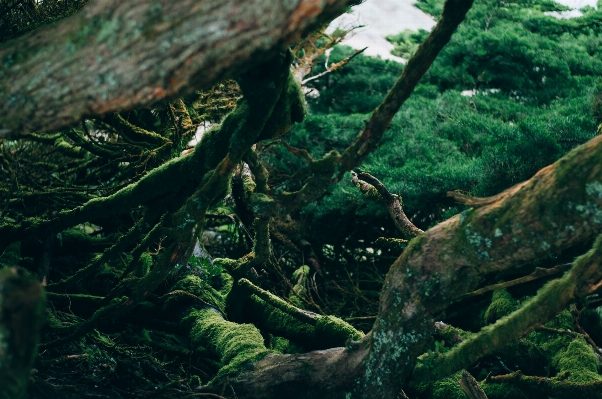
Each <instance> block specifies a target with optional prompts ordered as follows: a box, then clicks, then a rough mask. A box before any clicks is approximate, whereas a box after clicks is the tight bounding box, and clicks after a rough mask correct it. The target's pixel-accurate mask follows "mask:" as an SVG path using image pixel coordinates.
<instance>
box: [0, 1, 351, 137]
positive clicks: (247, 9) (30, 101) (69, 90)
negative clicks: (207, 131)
mask: <svg viewBox="0 0 602 399" xmlns="http://www.w3.org/2000/svg"><path fill="white" fill-rule="evenodd" d="M350 3H351V2H350V1H349V0H328V1H315V0H297V1H282V0H267V1H266V0H261V1H259V0H254V1H245V2H240V1H237V0H227V1H193V0H180V1H167V0H159V1H154V2H148V1H143V0H136V1H127V2H122V1H119V0H92V1H91V2H90V3H89V4H88V5H86V6H85V7H84V8H83V9H82V10H81V11H80V12H78V13H76V14H75V15H73V16H72V17H70V18H68V19H66V20H63V21H61V22H60V23H58V24H56V25H53V26H49V27H45V28H42V29H39V30H37V31H34V32H32V33H29V34H27V35H25V36H23V37H20V38H17V39H15V40H12V41H9V42H7V43H4V44H2V45H1V46H0V60H1V62H0V134H3V135H5V136H6V135H11V134H13V135H14V134H15V133H23V132H31V131H34V130H37V131H44V130H52V129H57V128H60V127H62V126H65V125H68V124H71V123H73V122H77V121H79V120H81V119H82V118H84V117H90V116H100V115H104V114H107V113H109V112H115V111H123V110H128V109H132V108H134V107H144V106H149V105H151V104H153V103H155V102H157V101H159V100H162V99H165V98H173V97H176V96H180V95H183V94H186V93H189V92H191V91H193V90H194V89H198V88H203V87H208V86H210V85H211V84H213V83H215V82H217V81H218V80H220V79H224V78H226V77H234V76H237V75H238V74H240V73H242V72H244V71H245V70H248V69H249V68H252V67H254V66H257V65H259V64H260V63H261V62H262V61H264V60H266V59H268V58H269V57H271V56H273V55H274V54H276V52H277V51H279V50H281V49H282V48H284V47H285V46H286V45H288V44H290V43H291V42H292V41H294V40H296V39H298V38H299V37H300V36H301V35H302V34H303V33H304V32H307V31H309V30H310V29H313V28H315V27H317V26H319V25H320V24H321V23H324V22H327V21H328V20H330V19H332V18H334V17H336V16H337V15H338V14H340V13H342V12H343V11H344V10H345V7H346V6H348V5H349V4H350Z"/></svg>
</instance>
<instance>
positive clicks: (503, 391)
mask: <svg viewBox="0 0 602 399" xmlns="http://www.w3.org/2000/svg"><path fill="white" fill-rule="evenodd" d="M479 385H481V388H483V391H485V395H487V398H488V399H517V398H524V397H525V393H524V392H523V391H522V390H521V389H519V388H517V387H515V386H513V385H512V384H511V383H493V384H492V383H487V382H481V383H480V384H479ZM530 398H532V399H535V398H534V397H530Z"/></svg>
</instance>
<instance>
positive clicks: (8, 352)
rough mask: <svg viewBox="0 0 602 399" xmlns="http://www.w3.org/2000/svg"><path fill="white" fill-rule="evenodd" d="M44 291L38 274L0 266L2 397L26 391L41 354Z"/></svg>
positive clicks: (6, 398) (13, 397) (9, 398)
mask: <svg viewBox="0 0 602 399" xmlns="http://www.w3.org/2000/svg"><path fill="white" fill-rule="evenodd" d="M45 304H46V302H45V300H44V291H43V289H42V286H41V284H40V283H39V282H37V281H36V279H35V278H34V277H32V276H31V275H28V274H26V273H25V272H24V271H22V270H18V269H15V268H0V398H2V399H18V398H20V397H22V396H23V395H24V394H25V389H26V388H27V385H28V383H29V377H30V371H31V367H32V365H33V362H34V360H35V357H36V355H37V345H38V342H39V340H40V327H41V326H42V322H43V314H44V308H45Z"/></svg>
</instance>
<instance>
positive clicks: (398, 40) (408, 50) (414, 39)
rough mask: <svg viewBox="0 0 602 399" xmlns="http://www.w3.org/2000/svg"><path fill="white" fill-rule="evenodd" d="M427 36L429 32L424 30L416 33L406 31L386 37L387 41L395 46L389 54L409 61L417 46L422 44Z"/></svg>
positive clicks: (409, 30)
mask: <svg viewBox="0 0 602 399" xmlns="http://www.w3.org/2000/svg"><path fill="white" fill-rule="evenodd" d="M428 34H429V32H428V31H427V30H424V29H419V30H418V31H417V32H415V31H413V30H411V29H406V30H404V31H403V32H401V33H398V34H396V35H391V36H387V40H388V41H389V42H391V43H393V44H394V46H395V48H394V49H393V50H392V51H391V54H393V55H396V56H398V57H402V58H405V59H409V58H410V57H411V56H412V55H414V53H415V52H416V50H418V46H420V44H422V42H423V41H424V39H426V37H427V36H428Z"/></svg>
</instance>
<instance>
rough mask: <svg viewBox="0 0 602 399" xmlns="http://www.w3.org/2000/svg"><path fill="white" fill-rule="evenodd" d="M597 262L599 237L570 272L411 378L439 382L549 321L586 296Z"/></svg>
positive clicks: (596, 274) (600, 255) (600, 252)
mask: <svg viewBox="0 0 602 399" xmlns="http://www.w3.org/2000/svg"><path fill="white" fill-rule="evenodd" d="M600 262H602V235H600V236H599V237H598V239H597V240H596V242H595V244H594V246H593V248H592V249H591V250H590V251H589V252H587V253H586V254H584V255H582V256H580V257H579V258H577V260H576V261H575V262H574V265H573V267H572V269H571V270H570V271H569V272H568V273H567V274H566V275H565V276H564V277H562V278H560V279H558V280H554V281H551V282H549V283H548V284H546V285H545V286H544V287H543V288H542V289H541V290H540V291H539V292H538V293H537V295H536V296H535V297H534V298H532V299H530V300H529V301H528V302H526V303H525V304H524V305H523V306H522V307H521V308H520V309H518V310H516V311H515V312H513V313H511V314H510V315H508V316H507V317H504V318H502V319H500V320H498V321H497V322H496V323H495V324H493V325H490V326H487V327H485V328H483V330H482V331H481V332H479V333H478V334H476V335H474V336H472V337H471V338H469V339H467V340H465V341H463V342H462V343H461V344H460V345H458V346H457V347H455V348H454V349H452V350H451V351H450V352H448V353H445V354H443V355H441V356H440V357H439V358H438V359H436V360H435V366H434V369H429V368H427V367H426V366H424V365H423V364H421V365H418V366H417V367H416V369H415V370H414V373H413V376H414V378H416V379H424V378H432V379H439V378H442V377H445V376H447V375H450V374H453V373H454V372H456V371H457V370H460V369H462V368H465V367H468V366H469V365H470V364H472V363H474V362H476V361H477V360H478V359H480V358H482V357H483V356H485V355H488V354H490V353H493V352H495V351H497V350H499V349H501V348H502V347H503V346H504V345H506V344H508V343H510V342H512V341H514V340H517V339H518V338H520V337H522V336H523V335H525V334H527V333H528V332H530V331H532V330H534V329H535V328H536V327H538V326H540V325H542V324H545V323H547V322H548V321H550V320H552V319H553V318H554V316H556V315H557V314H558V313H560V312H561V311H562V310H564V309H565V308H566V307H567V306H568V304H569V303H570V302H571V301H572V300H574V299H575V298H576V297H584V296H585V295H587V294H589V293H590V290H589V289H587V288H585V289H584V288H583V285H584V283H586V282H587V281H590V280H591V279H592V278H593V279H594V280H596V279H598V281H599V274H600V272H599V271H598V269H599V265H600Z"/></svg>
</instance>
